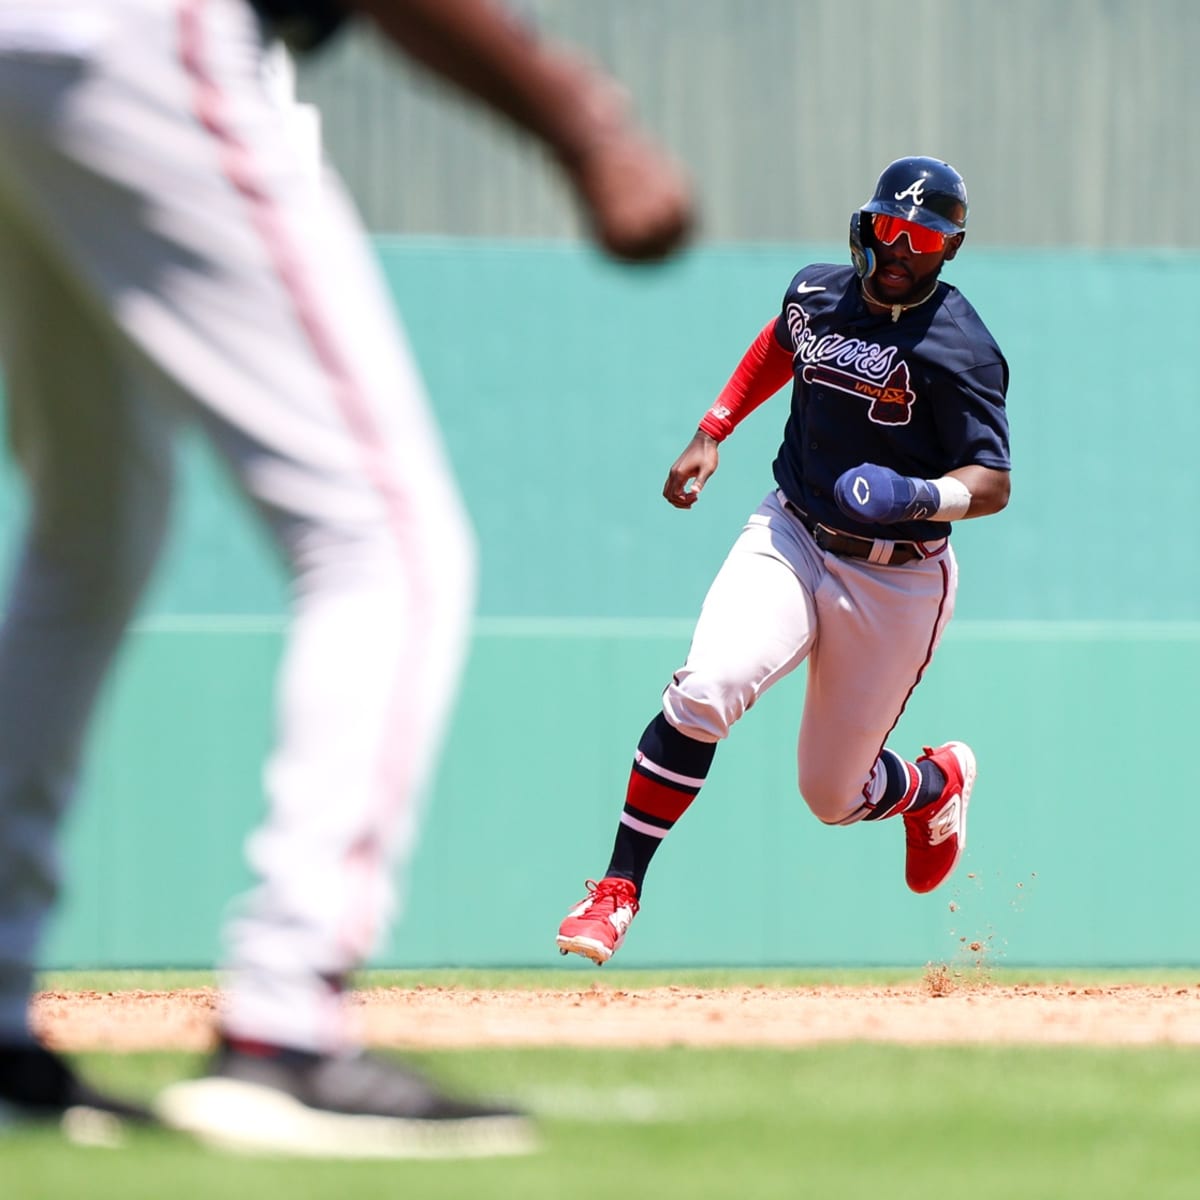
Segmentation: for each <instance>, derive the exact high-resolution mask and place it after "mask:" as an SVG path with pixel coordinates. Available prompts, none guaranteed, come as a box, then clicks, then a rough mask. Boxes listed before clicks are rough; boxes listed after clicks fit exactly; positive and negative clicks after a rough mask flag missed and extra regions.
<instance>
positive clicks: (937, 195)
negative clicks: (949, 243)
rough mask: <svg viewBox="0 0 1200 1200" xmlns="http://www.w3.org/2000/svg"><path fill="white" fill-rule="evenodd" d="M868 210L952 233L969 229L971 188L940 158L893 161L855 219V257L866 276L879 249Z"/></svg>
mask: <svg viewBox="0 0 1200 1200" xmlns="http://www.w3.org/2000/svg"><path fill="white" fill-rule="evenodd" d="M864 213H884V214H885V215H887V216H892V217H899V218H900V219H901V220H904V221H912V222H914V223H915V224H917V225H924V226H926V227H928V228H929V229H935V230H937V232H938V233H943V234H945V235H946V236H947V237H952V236H954V235H955V234H959V233H963V232H964V231H965V230H966V228H967V186H966V184H965V183H963V178H962V176H961V175H960V174H959V173H958V172H957V171H956V170H955V169H954V168H953V167H952V166H951V165H950V164H949V163H946V162H942V161H941V160H940V159H937V158H924V157H920V156H918V157H913V158H898V159H896V161H895V162H893V163H889V164H888V165H887V166H886V167H885V168H884V169H883V174H882V175H880V176H879V182H878V183H876V184H875V194H874V195H873V196H872V197H871V199H870V200H868V201H867V203H866V204H864V205H863V206H862V208H860V209H859V210H858V211H857V212H856V213H854V214H853V216H851V218H850V257H851V258H852V259H853V261H854V267H855V269H856V270H857V271H858V273H859V274H860V275H862V276H864V277H865V276H868V275H870V274H871V272H872V271H874V269H875V252H874V251H873V250H872V249H871V234H870V222H869V221H864V220H863V214H864Z"/></svg>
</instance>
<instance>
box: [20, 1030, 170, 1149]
mask: <svg viewBox="0 0 1200 1200" xmlns="http://www.w3.org/2000/svg"><path fill="white" fill-rule="evenodd" d="M28 1121H37V1122H49V1123H54V1124H57V1125H59V1126H60V1127H61V1129H62V1131H63V1133H64V1134H65V1135H66V1136H67V1137H68V1138H70V1139H71V1140H72V1141H74V1142H79V1143H81V1144H84V1145H95V1146H115V1145H119V1144H120V1142H121V1141H122V1139H123V1136H124V1133H125V1130H126V1128H127V1127H129V1126H137V1125H150V1124H153V1123H154V1116H153V1114H152V1113H151V1112H150V1111H149V1109H146V1108H142V1107H139V1106H138V1105H136V1104H134V1103H132V1102H130V1101H127V1100H121V1099H118V1098H117V1097H115V1096H109V1095H106V1094H105V1093H104V1092H100V1091H97V1090H96V1089H95V1088H93V1087H92V1086H91V1085H90V1084H87V1083H85V1082H84V1081H83V1080H82V1079H80V1077H79V1076H78V1075H77V1074H76V1073H75V1071H74V1070H73V1069H72V1067H71V1066H70V1065H69V1064H68V1063H67V1062H66V1060H65V1059H63V1058H62V1057H60V1056H59V1055H57V1054H55V1053H54V1052H53V1051H50V1050H47V1049H46V1048H45V1047H44V1046H38V1045H34V1044H15V1043H0V1127H2V1126H4V1125H6V1124H11V1123H15V1122H28Z"/></svg>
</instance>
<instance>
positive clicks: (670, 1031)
mask: <svg viewBox="0 0 1200 1200" xmlns="http://www.w3.org/2000/svg"><path fill="white" fill-rule="evenodd" d="M355 1011H356V1013H357V1015H358V1016H359V1018H360V1019H361V1025H362V1032H363V1035H364V1037H365V1039H366V1040H367V1041H368V1042H369V1043H371V1044H374V1045H378V1046H394V1047H397V1048H405V1049H411V1050H427V1049H429V1050H432V1049H446V1048H457V1047H484V1046H489V1047H499V1046H584V1047H601V1046H607V1047H615V1046H669V1045H688V1046H802V1045H810V1044H813V1043H818V1042H840V1041H876V1042H901V1043H934V1042H942V1043H988V1044H1001V1043H1006V1044H1020V1043H1027V1044H1039V1043H1040V1044H1046V1043H1056V1044H1094V1045H1139V1046H1145V1045H1155V1044H1161V1045H1188V1046H1194V1045H1200V983H1194V984H1189V985H1187V986H1181V985H1156V986H1149V985H1139V984H1113V985H1106V986H1091V985H1082V984H1081V985H1078V986H1076V985H1072V984H1069V983H1052V984H1040V983H1039V984H1030V985H1017V986H1001V985H998V984H993V983H988V982H966V983H964V982H962V981H960V980H956V979H954V978H953V977H952V976H950V975H949V974H948V973H945V972H942V971H939V970H938V969H936V968H933V969H931V970H930V971H929V972H927V974H926V977H925V979H924V980H923V981H922V982H921V983H919V984H913V985H906V986H889V987H796V988H778V987H731V988H713V989H698V988H688V987H652V988H645V989H620V988H611V987H605V986H603V985H601V984H593V985H591V986H590V987H587V988H580V989H561V990H534V989H529V990H524V989H515V990H508V991H485V990H475V989H471V988H462V987H416V988H373V989H367V990H363V991H361V992H357V993H355ZM33 1014H34V1026H35V1028H36V1030H37V1031H38V1032H39V1033H40V1034H41V1035H42V1036H44V1037H45V1038H46V1039H47V1041H48V1042H49V1043H50V1044H52V1045H54V1046H56V1047H58V1048H60V1049H63V1050H164V1049H178V1050H203V1049H206V1048H207V1047H208V1046H209V1045H210V1043H211V1040H212V1036H213V1027H214V1020H215V1015H216V995H215V993H214V992H213V991H212V989H207V988H196V989H185V990H180V991H171V992H149V991H122V992H43V993H41V994H40V995H39V996H38V997H37V999H36V1001H35V1004H34V1010H33Z"/></svg>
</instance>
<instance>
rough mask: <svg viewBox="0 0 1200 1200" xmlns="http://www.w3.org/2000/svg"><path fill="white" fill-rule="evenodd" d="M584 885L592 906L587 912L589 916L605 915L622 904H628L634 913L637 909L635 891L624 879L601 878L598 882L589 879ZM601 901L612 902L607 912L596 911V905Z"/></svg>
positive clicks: (614, 910)
mask: <svg viewBox="0 0 1200 1200" xmlns="http://www.w3.org/2000/svg"><path fill="white" fill-rule="evenodd" d="M584 886H585V887H586V888H587V890H588V895H589V896H590V897H591V901H592V907H591V908H590V909H589V910H588V914H587V915H588V916H589V917H607V916H609V915H610V913H613V912H616V911H617V909H618V908H620V907H621V906H622V905H628V906H629V907H630V908H631V909H632V910H633V911H634V912H635V913H636V912H637V910H638V902H637V892H636V890H635V889H634V886H633V884H632V883H630V882H629V881H628V880H626V879H617V880H612V881H609V880H607V879H602V880H600V882H599V883H597V882H596V880H594V879H589V880H587V881H586V883H585V885H584ZM603 901H609V902H611V904H612V908H611V909H609V910H608V912H599V911H597V906H598V905H599V904H601V903H602V902H603Z"/></svg>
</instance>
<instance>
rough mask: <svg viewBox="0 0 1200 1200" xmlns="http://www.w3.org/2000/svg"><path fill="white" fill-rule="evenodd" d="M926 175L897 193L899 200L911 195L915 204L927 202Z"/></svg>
mask: <svg viewBox="0 0 1200 1200" xmlns="http://www.w3.org/2000/svg"><path fill="white" fill-rule="evenodd" d="M924 192H925V177H924V176H922V177H921V178H920V179H914V180H913V181H912V183H910V184H909V185H908V187H906V188H905V189H904V191H902V192H897V193H896V199H897V200H903V199H904V197H905V196H911V197H912V202H913V203H914V204H924V203H925V196H924Z"/></svg>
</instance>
